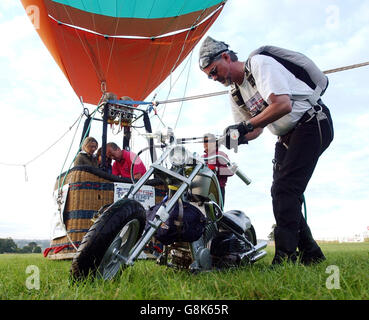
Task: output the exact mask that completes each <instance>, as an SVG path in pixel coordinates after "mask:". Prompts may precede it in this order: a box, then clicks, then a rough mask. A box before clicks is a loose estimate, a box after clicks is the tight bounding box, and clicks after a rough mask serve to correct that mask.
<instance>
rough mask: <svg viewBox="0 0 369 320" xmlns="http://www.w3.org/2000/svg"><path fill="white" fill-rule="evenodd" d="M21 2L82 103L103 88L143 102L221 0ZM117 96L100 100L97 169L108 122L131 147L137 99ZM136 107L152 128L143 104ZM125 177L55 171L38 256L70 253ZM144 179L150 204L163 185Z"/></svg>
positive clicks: (95, 101)
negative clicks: (50, 217) (48, 224)
mask: <svg viewBox="0 0 369 320" xmlns="http://www.w3.org/2000/svg"><path fill="white" fill-rule="evenodd" d="M21 2H22V4H23V6H24V8H25V10H26V12H27V13H28V15H29V17H30V18H31V19H32V20H33V22H34V25H35V26H36V30H37V32H38V34H39V36H40V38H41V39H42V41H43V43H44V44H45V46H46V47H47V49H48V50H49V52H50V53H51V55H52V56H53V58H54V60H55V62H56V63H57V64H58V66H59V67H60V69H61V71H62V72H63V73H64V75H65V76H66V78H67V80H68V81H69V83H70V85H71V87H72V88H73V90H74V91H75V93H76V95H77V97H78V98H79V99H81V100H82V101H83V102H84V103H89V104H92V105H99V104H100V103H101V101H102V100H101V99H102V97H104V95H105V97H106V93H107V92H110V93H114V94H115V96H116V97H122V96H124V97H126V98H127V99H128V97H129V98H130V99H129V100H133V102H143V100H144V99H145V98H147V97H148V96H149V95H150V93H152V91H153V90H155V88H157V87H158V86H159V85H160V84H161V83H162V82H163V81H164V80H165V79H166V78H167V77H168V76H169V75H170V74H171V73H172V72H173V71H174V70H175V69H176V68H177V67H178V66H179V65H180V64H181V62H182V61H183V60H184V59H185V58H186V57H187V56H188V54H189V53H190V52H191V51H192V49H193V48H194V47H195V46H196V44H197V43H198V42H199V41H200V39H201V38H202V36H203V35H204V34H205V33H206V32H207V30H208V29H209V28H210V26H211V25H212V24H213V23H214V21H215V20H216V19H217V17H218V16H219V14H220V12H221V11H222V9H223V6H224V4H225V2H226V0H206V1H198V0H176V1H172V0H145V1H139V0H91V1H87V0H21ZM124 100H125V99H124ZM120 102H122V101H120ZM123 102H125V103H124V104H123V105H122V104H119V101H118V104H113V103H112V100H107V101H106V100H105V103H104V104H103V116H102V120H103V121H102V123H103V130H102V132H103V135H102V161H103V168H104V167H105V161H106V160H105V155H106V153H105V152H106V149H105V145H106V136H107V134H106V131H107V126H108V123H114V121H115V122H116V121H117V120H116V118H117V117H119V119H120V120H119V121H120V122H119V125H120V126H122V127H124V133H125V134H124V138H123V148H124V149H129V136H130V124H131V120H132V118H131V117H132V114H133V110H134V109H135V108H134V105H137V103H135V104H133V102H132V103H127V101H123ZM136 110H137V111H138V112H139V113H141V115H142V116H143V120H144V125H145V129H146V131H149V132H150V131H151V125H150V120H149V117H148V112H147V110H145V109H140V108H136ZM136 110H134V111H135V112H136ZM85 115H86V116H87V119H86V121H85V127H84V130H83V133H82V138H81V142H82V140H83V139H84V138H85V137H87V136H88V135H89V129H90V126H91V120H93V117H91V116H90V115H89V114H88V112H86V114H85ZM122 118H123V121H122ZM150 143H151V144H152V141H151V142H150ZM151 152H152V150H151ZM151 156H152V157H154V155H153V153H151ZM131 182H132V181H131V179H127V178H119V177H117V176H113V175H111V174H109V173H107V172H105V171H104V170H100V169H97V168H92V167H88V166H77V167H74V168H72V169H70V170H68V171H66V172H64V173H63V174H61V175H60V176H59V177H58V178H57V182H56V185H55V190H54V194H55V200H56V210H55V214H54V218H55V223H54V228H53V236H52V241H51V245H50V248H47V249H46V250H45V252H44V255H45V256H47V257H48V258H51V259H71V258H72V257H73V255H74V253H75V252H76V248H77V247H78V245H79V244H80V242H81V240H82V238H83V236H84V235H85V233H86V232H87V230H88V229H89V227H90V226H91V225H92V224H93V222H92V221H91V219H93V217H94V215H96V213H97V212H98V211H99V210H101V209H102V208H103V207H104V206H107V205H109V204H111V203H113V202H114V201H115V199H114V198H115V196H116V195H117V193H119V192H122V190H123V189H124V188H129V185H130V183H131ZM149 182H150V183H148V185H147V186H145V187H147V189H146V190H143V192H144V193H145V195H150V197H151V199H152V201H153V202H154V204H155V203H157V202H159V201H161V200H162V198H163V197H164V195H165V192H166V190H165V188H166V187H165V186H164V185H163V183H162V182H161V181H156V180H155V179H153V180H152V181H149ZM119 190H120V191H119Z"/></svg>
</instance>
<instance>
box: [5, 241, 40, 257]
mask: <svg viewBox="0 0 369 320" xmlns="http://www.w3.org/2000/svg"><path fill="white" fill-rule="evenodd" d="M41 252H42V250H41V247H40V246H39V245H38V244H37V243H36V242H30V243H28V244H27V245H25V246H24V247H23V248H18V246H17V244H16V243H15V242H14V240H13V239H12V238H6V239H1V238H0V254H1V253H41Z"/></svg>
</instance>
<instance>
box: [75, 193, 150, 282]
mask: <svg viewBox="0 0 369 320" xmlns="http://www.w3.org/2000/svg"><path fill="white" fill-rule="evenodd" d="M145 223H146V211H145V209H144V208H143V207H142V205H141V204H140V203H139V202H137V201H135V200H131V199H123V200H120V201H117V202H116V203H114V204H113V205H111V206H110V207H109V208H108V209H107V210H106V211H105V212H104V213H103V214H102V215H101V216H100V217H99V218H98V219H97V220H96V222H95V223H94V224H93V225H92V226H91V228H90V229H89V230H88V231H87V233H86V234H85V236H84V237H83V239H82V242H81V245H80V246H79V248H78V250H77V253H76V254H75V256H74V258H73V261H72V266H71V276H72V278H73V280H80V279H83V278H86V277H87V276H92V277H96V276H100V277H102V278H104V279H112V278H113V277H114V276H115V275H116V274H117V273H118V272H119V270H120V268H121V265H122V263H121V261H122V259H123V260H124V259H125V258H127V257H128V255H129V253H130V251H131V249H132V248H133V247H134V245H135V244H136V243H137V241H138V239H139V238H140V237H141V235H142V233H143V230H144V227H145ZM115 253H119V256H120V258H118V256H117V254H115Z"/></svg>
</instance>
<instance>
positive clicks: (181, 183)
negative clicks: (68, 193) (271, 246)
mask: <svg viewBox="0 0 369 320" xmlns="http://www.w3.org/2000/svg"><path fill="white" fill-rule="evenodd" d="M144 135H145V136H146V137H147V138H154V139H157V140H158V141H159V143H160V144H159V145H155V147H157V148H158V147H160V148H162V149H163V152H162V154H161V156H160V157H159V158H158V159H157V160H156V161H154V162H153V163H152V164H151V166H150V168H149V169H148V171H147V172H146V173H145V174H144V175H143V176H142V177H141V178H140V179H139V180H138V181H137V182H136V183H134V184H133V185H132V186H131V188H130V190H129V191H128V192H127V193H126V194H125V195H124V196H123V197H122V198H121V199H119V200H117V201H116V202H114V203H113V204H111V205H110V206H108V207H107V208H106V209H104V210H103V212H102V213H101V214H100V215H99V216H98V218H97V219H96V220H95V222H94V224H93V225H92V226H91V228H90V229H89V230H88V232H87V233H86V234H85V236H84V238H83V240H82V242H81V244H80V246H79V248H78V250H77V252H76V254H75V256H74V258H73V261H72V265H71V275H72V278H73V279H81V278H85V277H87V276H89V275H90V276H92V277H100V278H103V279H105V280H109V279H113V278H114V277H115V276H117V275H118V274H119V273H120V272H122V271H123V270H124V269H125V268H127V267H129V266H133V265H134V262H135V261H136V260H137V259H139V258H140V257H141V255H142V254H143V252H145V251H146V252H147V250H148V248H149V247H151V248H152V247H153V244H155V243H156V244H157V243H159V244H161V245H162V250H161V251H162V252H161V253H160V255H159V257H158V258H157V262H158V263H159V264H162V265H167V266H174V267H178V268H185V269H188V270H190V271H192V272H201V271H210V270H214V269H222V268H230V267H240V266H243V265H248V264H252V263H254V262H256V261H258V260H259V259H261V258H263V257H264V256H265V255H266V251H265V250H263V249H264V248H265V247H266V245H267V243H266V241H261V242H257V238H256V233H255V229H254V227H253V225H252V223H251V220H250V218H249V217H248V216H246V214H245V213H244V212H242V211H239V210H232V211H228V212H224V211H223V200H222V195H221V191H220V186H219V182H218V179H217V177H216V174H215V173H214V172H213V171H212V170H210V169H209V168H208V166H207V164H206V162H207V161H211V160H215V159H216V158H218V159H221V158H222V159H221V160H222V161H223V162H225V163H226V164H227V167H228V168H229V169H230V170H231V171H232V172H233V173H234V174H236V175H237V176H238V177H239V178H240V179H241V180H242V181H243V182H244V183H245V184H246V185H248V184H250V183H251V181H250V179H249V178H248V177H247V176H246V175H245V174H244V173H243V172H242V171H241V170H240V169H239V167H238V166H237V164H236V163H231V162H230V161H229V159H227V158H225V157H223V156H221V155H212V156H210V157H208V158H203V157H201V156H199V155H197V154H196V153H191V152H190V151H189V150H188V148H187V147H185V145H186V144H188V142H191V141H192V138H191V139H176V138H175V137H174V134H173V132H172V130H168V132H167V134H159V133H157V134H150V133H149V134H144ZM224 139H225V137H220V138H218V143H224ZM236 145H237V144H236ZM145 149H148V148H145ZM140 153H141V152H139V153H138V154H137V155H139V154H140ZM133 162H134V161H133ZM131 174H132V176H133V166H132V168H131ZM153 175H155V177H159V179H161V180H162V181H163V182H164V183H165V184H166V185H167V186H168V193H167V195H166V197H165V198H164V199H163V201H162V202H161V203H159V204H157V205H156V206H155V207H154V208H151V214H152V217H150V218H149V219H148V211H147V210H145V208H144V207H143V206H142V205H141V203H140V202H138V201H136V200H135V199H134V197H135V195H136V194H137V192H138V191H139V190H140V188H141V187H142V186H143V185H144V184H145V183H146V182H147V181H148V180H149V179H150V177H152V176H153ZM173 217H174V218H173ZM186 219H187V220H186ZM173 228H174V229H173ZM181 232H182V233H181ZM163 234H164V237H163ZM160 235H161V238H160ZM168 235H169V238H168ZM173 235H174V237H173ZM158 239H161V241H162V242H160V240H158ZM164 240H165V241H164ZM158 241H159V242H158ZM163 243H165V244H164V245H163ZM156 253H158V252H156Z"/></svg>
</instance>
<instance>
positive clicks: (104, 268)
mask: <svg viewBox="0 0 369 320" xmlns="http://www.w3.org/2000/svg"><path fill="white" fill-rule="evenodd" d="M139 237H140V221H139V220H138V219H134V220H131V221H129V222H128V223H127V224H126V225H125V226H124V227H123V229H122V231H121V232H120V233H119V234H118V235H117V236H116V237H115V239H114V240H113V242H112V244H111V245H110V247H109V248H108V250H107V251H106V253H105V255H104V257H103V259H102V261H101V264H100V266H99V268H98V270H97V271H98V272H97V276H101V277H102V278H103V279H104V280H110V279H113V278H114V276H115V275H116V274H117V273H118V272H119V271H120V269H121V265H122V263H125V262H126V261H127V258H128V256H129V254H130V252H131V249H132V248H133V247H134V245H135V244H136V242H137V240H138V238H139Z"/></svg>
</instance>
